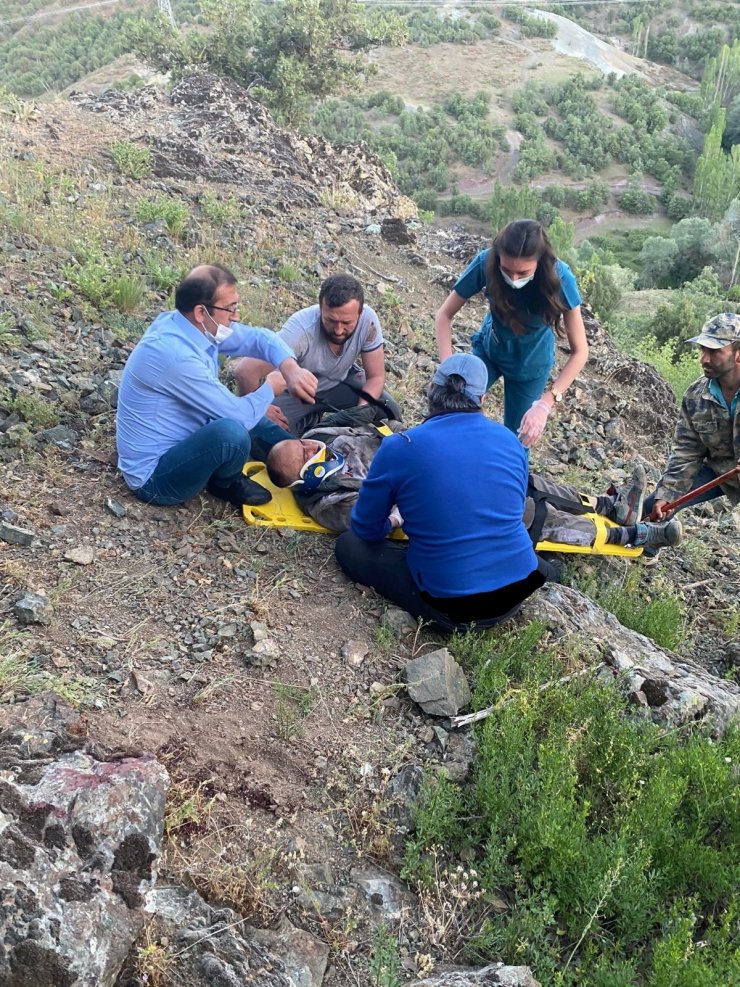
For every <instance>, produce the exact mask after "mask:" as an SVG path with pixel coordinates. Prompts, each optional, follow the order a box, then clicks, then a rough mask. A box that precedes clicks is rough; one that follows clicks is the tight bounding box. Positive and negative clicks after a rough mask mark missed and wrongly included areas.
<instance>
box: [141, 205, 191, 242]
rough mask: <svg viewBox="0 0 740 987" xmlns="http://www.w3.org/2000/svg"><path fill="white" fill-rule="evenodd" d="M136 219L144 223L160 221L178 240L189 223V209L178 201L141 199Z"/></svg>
mask: <svg viewBox="0 0 740 987" xmlns="http://www.w3.org/2000/svg"><path fill="white" fill-rule="evenodd" d="M135 215H136V218H137V219H138V220H139V221H140V222H142V223H154V222H156V221H157V220H158V219H161V220H163V221H164V224H165V226H166V227H167V229H168V230H169V232H170V233H171V234H172V236H174V237H176V238H178V239H179V238H180V237H181V236H182V235H183V233H184V232H185V229H186V227H187V223H188V207H187V206H186V205H185V203H184V202H180V201H179V200H178V199H169V198H167V197H166V196H160V197H159V198H157V199H139V201H138V202H137V203H136V212H135Z"/></svg>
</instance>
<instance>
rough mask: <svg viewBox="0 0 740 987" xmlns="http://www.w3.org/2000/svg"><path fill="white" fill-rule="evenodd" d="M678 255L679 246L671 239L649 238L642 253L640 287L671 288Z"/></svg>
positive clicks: (643, 246) (664, 237)
mask: <svg viewBox="0 0 740 987" xmlns="http://www.w3.org/2000/svg"><path fill="white" fill-rule="evenodd" d="M677 255H678V246H677V245H676V241H675V240H673V239H672V238H671V237H666V236H651V237H648V239H647V240H646V241H645V243H644V244H643V245H642V250H641V251H640V270H641V273H640V287H641V288H669V287H671V286H672V285H673V284H674V280H673V269H674V267H675V265H676V257H677Z"/></svg>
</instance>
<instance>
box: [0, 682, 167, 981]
mask: <svg viewBox="0 0 740 987" xmlns="http://www.w3.org/2000/svg"><path fill="white" fill-rule="evenodd" d="M59 707H63V704H62V703H60V702H59V701H57V700H56V699H55V697H53V696H48V695H47V696H42V697H36V698H35V699H33V700H30V701H29V702H27V703H24V704H22V706H21V707H20V708H19V709H18V711H17V712H15V719H14V722H12V723H11V724H10V725H9V726H8V727H7V729H6V730H5V731H4V732H3V733H2V734H0V778H2V782H0V829H2V831H3V840H2V849H1V850H0V889H1V891H0V893H1V894H2V899H3V909H2V912H0V941H1V942H3V943H4V944H5V947H6V949H5V950H4V951H3V952H0V984H3V985H7V987H29V985H31V984H32V985H33V987H60V985H64V987H112V984H113V983H114V981H115V979H116V977H117V976H118V973H119V972H120V970H121V967H122V966H123V963H124V961H125V959H126V955H127V953H128V951H129V949H130V948H131V945H132V943H133V942H134V940H135V939H136V936H137V935H138V933H139V931H140V930H141V928H142V927H143V924H144V918H145V916H144V911H143V904H144V892H145V891H146V890H147V889H148V888H149V887H150V886H151V885H152V883H153V881H154V876H155V865H156V861H157V859H158V856H159V849H160V844H161V839H162V829H163V825H164V806H165V797H166V793H167V785H168V777H167V772H166V771H165V769H164V768H163V767H162V765H161V764H159V763H158V761H157V760H156V759H155V758H154V756H153V755H150V754H146V755H142V756H138V757H120V756H119V757H117V758H116V759H114V758H111V759H110V760H106V759H105V757H106V755H105V754H104V753H101V752H100V751H95V752H94V753H93V751H92V748H90V745H89V744H88V743H87V741H86V740H85V738H84V724H83V723H82V722H81V721H80V720H79V718H77V717H76V714H74V713H73V712H72V711H71V710H69V709H68V708H66V709H65V710H64V711H63V712H62V713H61V714H60V711H59Z"/></svg>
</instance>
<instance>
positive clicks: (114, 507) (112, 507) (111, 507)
mask: <svg viewBox="0 0 740 987" xmlns="http://www.w3.org/2000/svg"><path fill="white" fill-rule="evenodd" d="M103 507H104V508H105V509H106V511H108V513H109V514H112V515H113V517H117V518H119V519H120V518H124V517H126V514H127V511H126V508H125V507H124V506H123V504H119V503H118V501H117V500H113V498H112V497H106V498H105V500H104V501H103Z"/></svg>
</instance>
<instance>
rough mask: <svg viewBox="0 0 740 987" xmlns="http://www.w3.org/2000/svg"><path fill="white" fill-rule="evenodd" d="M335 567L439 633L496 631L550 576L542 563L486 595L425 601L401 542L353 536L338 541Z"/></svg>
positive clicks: (342, 537) (339, 538) (404, 545)
mask: <svg viewBox="0 0 740 987" xmlns="http://www.w3.org/2000/svg"><path fill="white" fill-rule="evenodd" d="M334 553H335V555H336V557H337V562H338V563H339V565H340V566H341V567H342V569H343V570H344V571H345V572H346V573H347V575H348V576H349V577H350V579H352V580H353V581H354V582H356V583H362V584H363V585H364V586H371V587H372V588H373V589H374V590H377V592H378V593H380V594H381V596H384V597H386V599H388V600H390V601H391V603H395V604H396V605H397V606H399V607H401V608H402V609H403V610H406V611H407V612H408V613H410V614H411V615H412V617H416V618H417V619H418V618H421V619H422V620H424V621H427V622H429V623H433V624H436V625H437V626H439V627H441V628H442V629H443V630H447V631H454V630H465V629H467V628H468V627H470V626H471V625H472V624H475V626H476V627H494V626H495V625H496V624H500V623H501V621H503V620H507V619H508V618H509V617H513V616H514V615H515V614H516V613H517V612H518V611H519V609H520V607H521V605H522V603H523V602H524V600H526V598H527V597H528V596H531V594H532V593H534V591H535V590H537V589H539V588H540V586H542V585H543V584H544V583H545V581H546V580H547V578H548V577H549V576H550V574H551V567H550V566H549V564H548V563H547V562H545V561H544V560H540V563H539V566H538V568H537V569H535V570H534V571H533V572H531V573H530V574H529V575H528V576H527V577H526V578H525V579H520V580H519V581H518V582H515V583H510V584H509V585H508V586H502V587H501V589H497V590H492V591H491V592H489V593H476V594H474V595H472V596H456V597H449V598H446V599H440V598H438V597H432V596H429V594H427V593H425V592H424V591H423V590H420V589H419V587H418V586H417V585H416V582H415V581H414V578H413V576H412V575H411V572H410V571H409V567H408V565H407V563H406V543H405V542H400V541H388V540H387V539H385V540H384V541H380V542H366V541H363V540H362V539H361V538H358V537H357V535H355V534H353V533H352V532H351V531H345V532H343V533H342V534H341V535H340V536H339V537H338V538H337V540H336V542H335V545H334Z"/></svg>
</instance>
